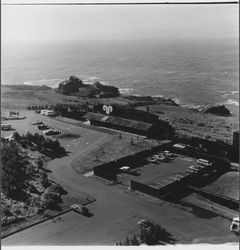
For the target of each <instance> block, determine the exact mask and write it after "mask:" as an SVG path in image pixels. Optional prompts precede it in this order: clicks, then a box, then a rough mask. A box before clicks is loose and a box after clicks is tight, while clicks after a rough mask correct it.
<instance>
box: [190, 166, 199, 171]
mask: <svg viewBox="0 0 240 250" xmlns="http://www.w3.org/2000/svg"><path fill="white" fill-rule="evenodd" d="M189 169H190V170H191V171H193V172H197V171H198V170H199V168H197V167H196V166H193V165H192V166H190V167H189Z"/></svg>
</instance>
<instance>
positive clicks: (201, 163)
mask: <svg viewBox="0 0 240 250" xmlns="http://www.w3.org/2000/svg"><path fill="white" fill-rule="evenodd" d="M197 163H198V164H199V165H202V166H205V167H210V166H212V162H210V161H208V160H205V159H198V160H197Z"/></svg>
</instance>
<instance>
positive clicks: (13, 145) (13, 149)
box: [1, 133, 67, 228]
mask: <svg viewBox="0 0 240 250" xmlns="http://www.w3.org/2000/svg"><path fill="white" fill-rule="evenodd" d="M32 143H34V147H36V148H37V149H38V150H39V151H40V150H45V147H46V148H49V149H52V150H53V151H56V150H57V151H59V152H60V151H61V147H60V144H59V142H58V141H52V140H49V139H45V138H43V136H39V135H38V134H35V135H32V134H30V133H27V134H26V135H23V136H21V135H19V134H18V133H15V134H14V140H11V141H8V140H6V139H3V138H2V139H1V163H2V164H1V170H2V175H1V184H2V190H1V191H2V192H1V208H2V210H1V224H2V226H4V228H6V227H7V226H9V225H12V224H16V223H18V222H20V221H23V220H25V219H26V218H27V217H28V216H32V215H35V214H38V213H44V211H45V210H46V209H52V210H61V206H60V204H61V203H62V199H61V196H62V195H63V194H66V193H67V192H66V191H65V190H64V189H63V188H62V187H61V186H60V185H57V184H55V183H54V182H53V181H51V180H49V179H48V175H47V173H46V170H45V168H44V167H43V166H44V162H43V160H44V156H43V155H42V154H39V152H31V146H32ZM63 150H64V149H63ZM64 152H65V150H64Z"/></svg>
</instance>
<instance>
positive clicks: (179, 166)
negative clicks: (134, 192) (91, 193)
mask: <svg viewBox="0 0 240 250" xmlns="http://www.w3.org/2000/svg"><path fill="white" fill-rule="evenodd" d="M197 165H198V164H197V162H196V159H193V158H190V157H185V156H182V155H176V157H175V158H174V159H172V160H169V161H168V162H156V163H151V162H147V161H146V163H145V164H144V161H143V165H142V166H138V167H136V168H135V166H130V167H133V168H134V172H136V174H131V173H127V172H122V173H120V174H119V175H118V177H119V179H120V180H121V182H122V183H123V184H124V185H129V182H130V180H135V181H137V182H141V183H144V184H146V185H153V184H157V183H159V182H161V181H162V180H164V179H167V178H169V177H172V176H175V175H176V174H185V173H187V172H189V173H190V172H191V170H190V168H189V167H190V166H197Z"/></svg>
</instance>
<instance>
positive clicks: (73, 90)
mask: <svg viewBox="0 0 240 250" xmlns="http://www.w3.org/2000/svg"><path fill="white" fill-rule="evenodd" d="M58 92H60V93H62V94H66V95H70V94H73V95H76V96H79V97H91V98H93V97H116V96H119V90H118V88H116V87H113V86H109V85H103V84H102V83H100V82H95V83H94V84H83V82H82V80H80V79H79V78H77V77H76V76H70V78H69V80H66V81H64V82H62V83H60V84H59V88H58Z"/></svg>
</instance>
